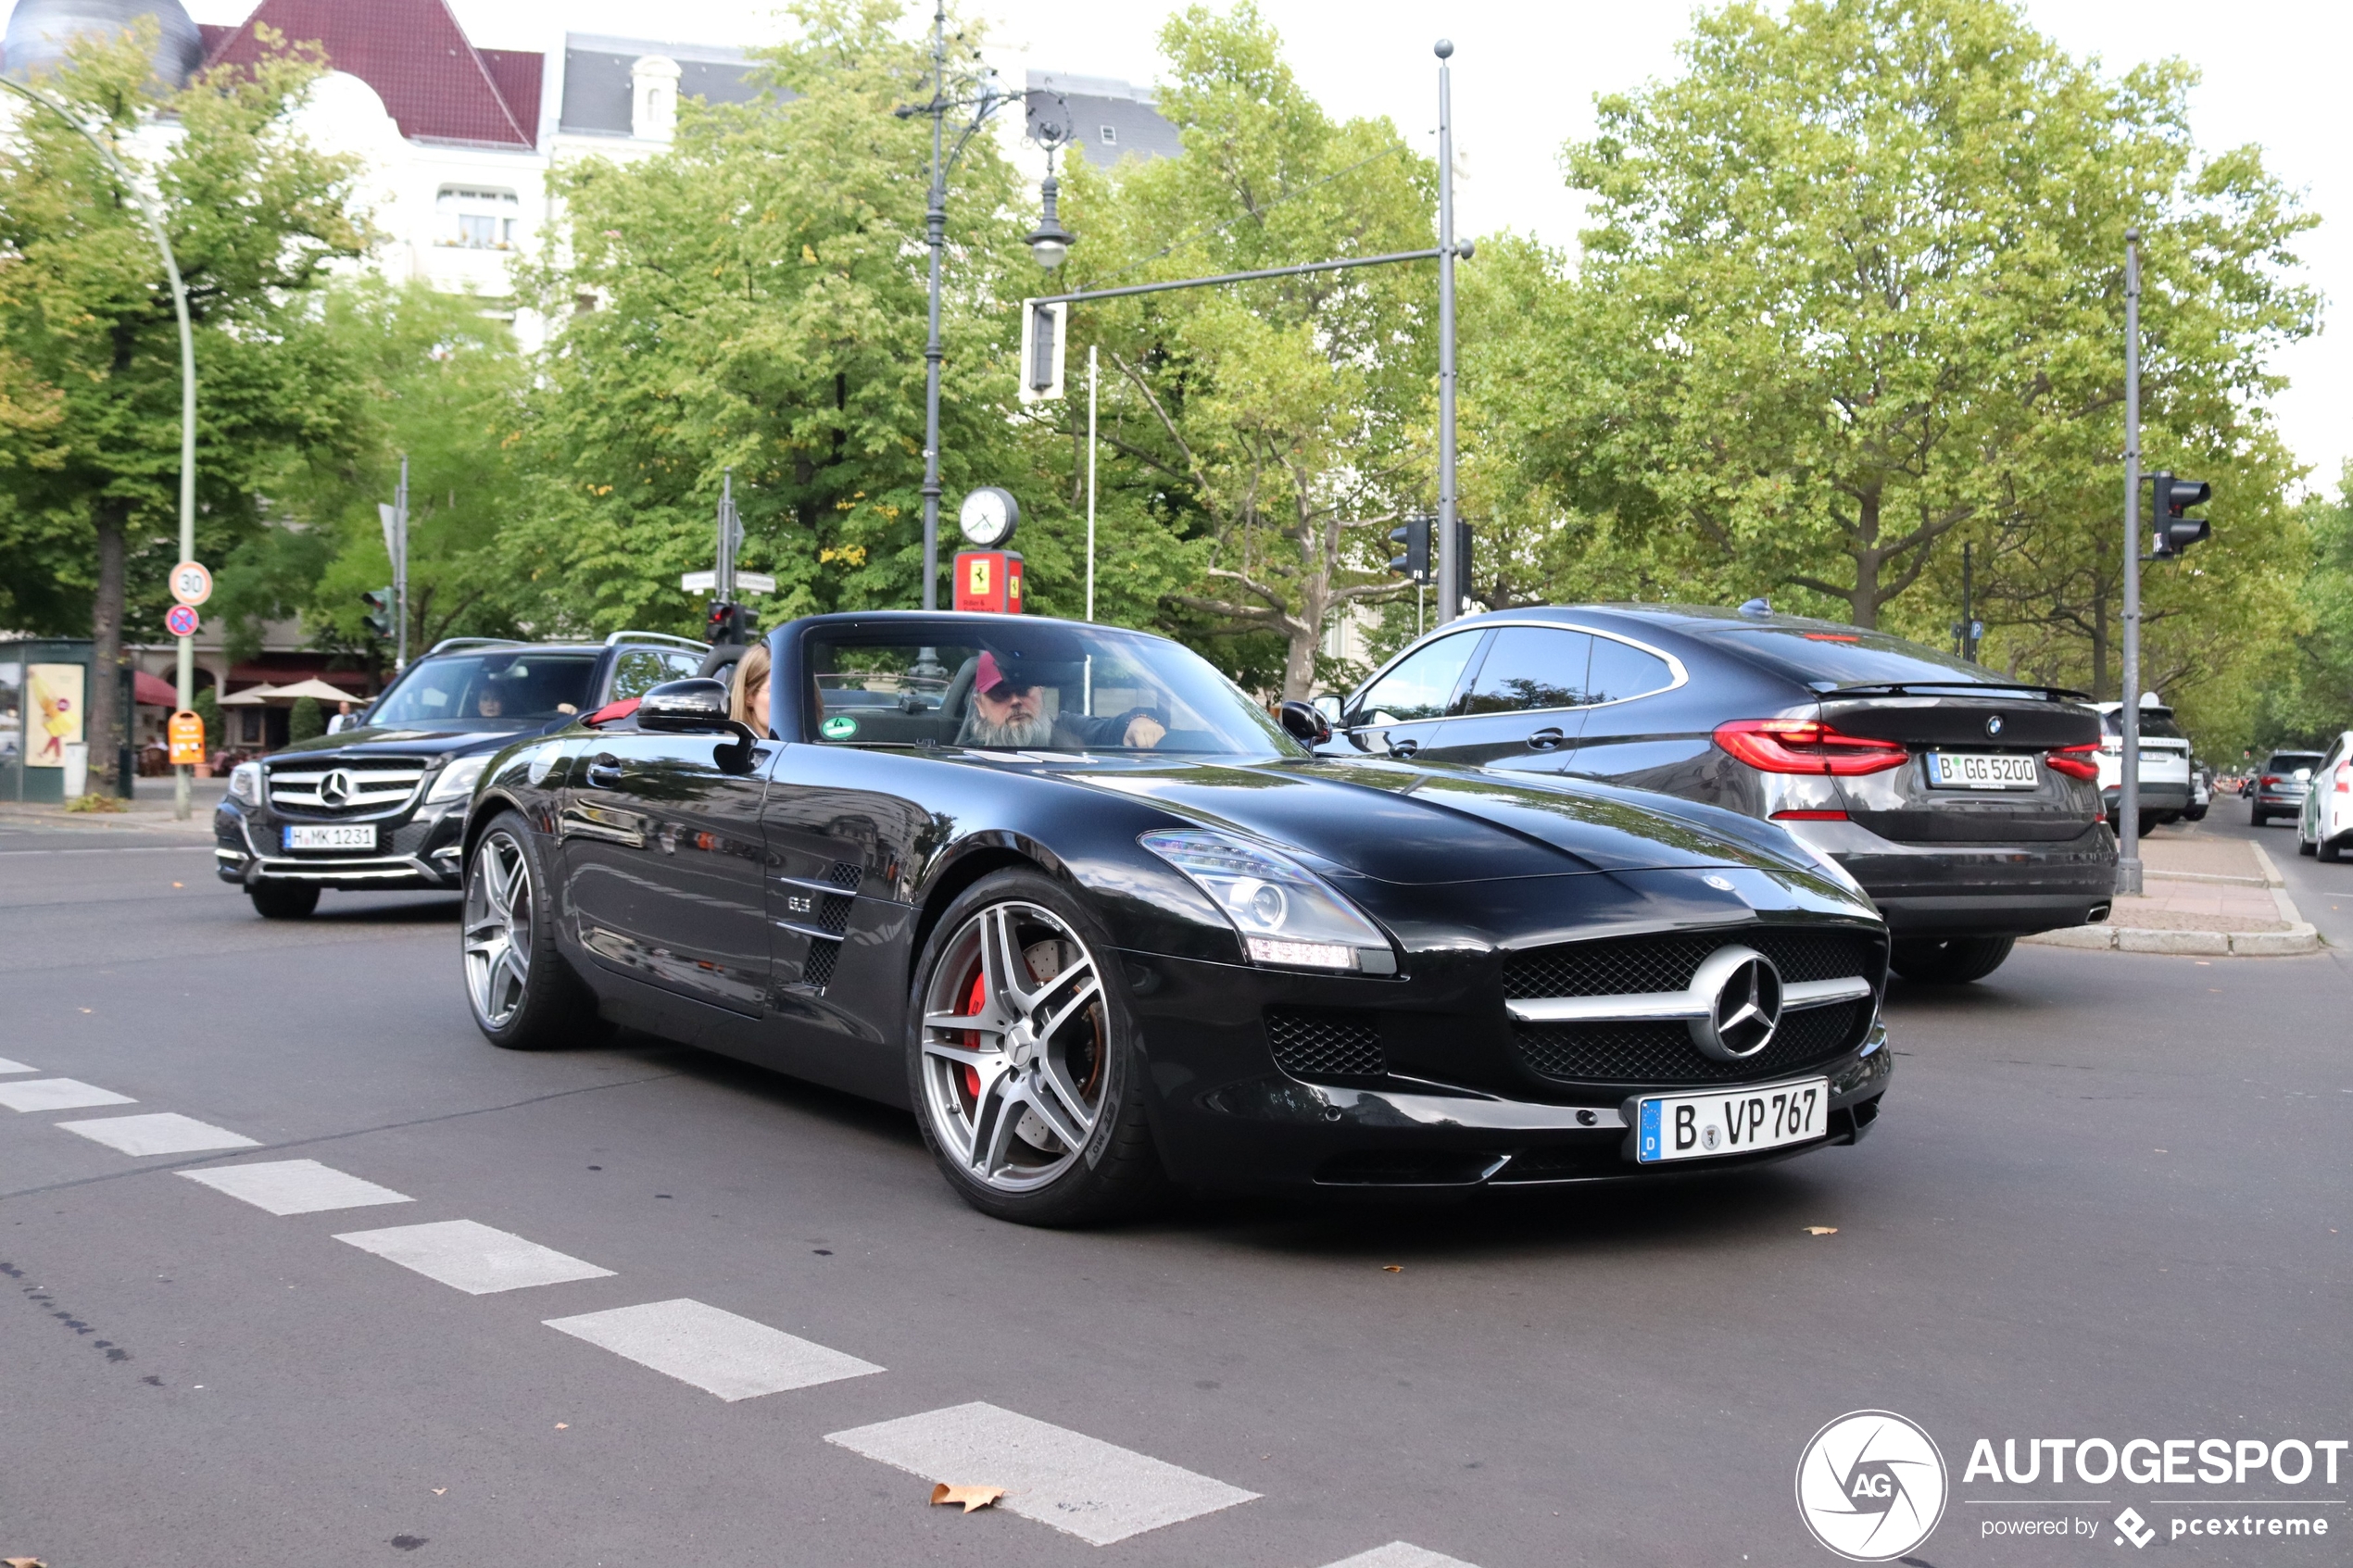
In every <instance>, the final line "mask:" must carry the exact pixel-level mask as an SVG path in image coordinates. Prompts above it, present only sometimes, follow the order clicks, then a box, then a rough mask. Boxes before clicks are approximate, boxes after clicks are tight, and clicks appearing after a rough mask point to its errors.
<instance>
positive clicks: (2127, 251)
mask: <svg viewBox="0 0 2353 1568" xmlns="http://www.w3.org/2000/svg"><path fill="white" fill-rule="evenodd" d="M2120 695H2121V696H2122V697H2123V699H2124V710H2123V715H2122V717H2123V721H2124V722H2123V730H2124V758H2123V767H2122V770H2121V773H2120V777H2119V778H2118V780H2117V792H2116V834H2117V846H2118V847H2117V855H2116V891H2117V892H2119V893H2120V894H2121V893H2138V892H2140V891H2141V232H2140V231H2139V230H2138V229H2127V230H2125V231H2124V671H2123V684H2122V689H2121V692H2120Z"/></svg>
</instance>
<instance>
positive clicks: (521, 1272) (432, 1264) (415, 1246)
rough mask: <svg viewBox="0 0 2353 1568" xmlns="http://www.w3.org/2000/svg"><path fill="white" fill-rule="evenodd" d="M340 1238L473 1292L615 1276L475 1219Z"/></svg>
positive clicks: (351, 1233) (480, 1293) (354, 1233)
mask: <svg viewBox="0 0 2353 1568" xmlns="http://www.w3.org/2000/svg"><path fill="white" fill-rule="evenodd" d="M335 1239H336V1240H337V1241H347V1242H349V1243H351V1245H352V1246H354V1247H357V1248H359V1249H360V1250H361V1251H362V1252H372V1253H374V1254H375V1255H376V1256H377V1257H379V1258H382V1259H384V1260H385V1261H389V1262H394V1263H397V1264H399V1265H400V1266H401V1267H402V1268H404V1269H413V1270H415V1271H416V1272H417V1273H421V1274H422V1275H424V1276H425V1277H426V1278H427V1279H435V1280H439V1281H440V1282H441V1283H442V1284H444V1285H447V1286H452V1287H453V1288H455V1289H459V1290H462V1291H464V1292H465V1293H466V1294H467V1295H469V1296H489V1295H493V1294H495V1293H497V1292H498V1291H501V1290H522V1289H523V1288H525V1287H526V1286H535V1285H562V1284H564V1283H565V1282H566V1281H569V1280H575V1279H609V1278H610V1277H611V1275H612V1271H611V1270H610V1269H600V1268H598V1267H597V1265H596V1264H594V1263H584V1262H582V1261H580V1260H579V1259H577V1258H567V1257H566V1256H564V1255H563V1254H562V1253H560V1252H558V1251H555V1250H554V1249H553V1248H546V1247H542V1246H540V1245H539V1244H538V1243H537V1242H535V1241H525V1240H524V1239H523V1238H522V1237H521V1236H510V1235H508V1234H507V1233H506V1232H505V1231H501V1230H493V1229H491V1228H490V1227H489V1226H488V1225H483V1224H476V1223H474V1222H473V1221H472V1220H443V1221H439V1222H437V1223H433V1224H425V1225H395V1226H393V1227H392V1228H390V1229H388V1230H380V1231H349V1232H346V1233H345V1234H344V1235H342V1236H337V1237H335Z"/></svg>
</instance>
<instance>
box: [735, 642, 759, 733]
mask: <svg viewBox="0 0 2353 1568" xmlns="http://www.w3.org/2000/svg"><path fill="white" fill-rule="evenodd" d="M727 716H728V717H729V718H731V719H733V720H735V721H736V722H737V723H739V724H749V725H750V726H751V733H752V734H756V735H758V736H759V737H760V738H761V739H762V740H766V739H768V738H769V736H768V645H767V644H765V643H760V644H757V645H755V646H753V647H752V649H751V651H750V652H749V653H747V654H745V655H744V657H743V659H741V660H740V661H739V662H738V663H737V664H736V680H735V685H734V687H733V689H732V690H731V691H730V692H729V694H728V697H727Z"/></svg>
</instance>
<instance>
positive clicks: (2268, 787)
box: [2246, 751, 2321, 827]
mask: <svg viewBox="0 0 2353 1568" xmlns="http://www.w3.org/2000/svg"><path fill="white" fill-rule="evenodd" d="M2320 765H2321V754H2320V753H2319V752H2317V751H2274V752H2273V753H2271V756H2269V757H2267V758H2265V759H2264V760H2263V766H2262V768H2261V770H2260V771H2258V772H2257V773H2256V775H2255V787H2254V789H2253V790H2252V791H2251V792H2250V793H2249V794H2248V796H2247V811H2246V820H2247V822H2248V824H2249V825H2250V826H2253V827H2261V826H2262V825H2263V824H2264V823H2266V822H2270V821H2271V819H2272V818H2273V817H2300V816H2301V815H2302V814H2303V810H2304V797H2305V796H2306V794H2307V793H2308V792H2309V790H2310V789H2311V787H2312V773H2313V770H2315V769H2317V768H2318V767H2320Z"/></svg>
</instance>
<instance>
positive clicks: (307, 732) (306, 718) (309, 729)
mask: <svg viewBox="0 0 2353 1568" xmlns="http://www.w3.org/2000/svg"><path fill="white" fill-rule="evenodd" d="M326 733H327V719H326V715H325V714H323V713H321V712H320V711H319V699H318V698H317V697H315V696H298V697H296V698H295V705H294V711H293V712H292V713H289V714H287V715H286V738H287V739H288V740H316V739H317V738H318V737H319V736H321V735H323V734H326Z"/></svg>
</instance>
